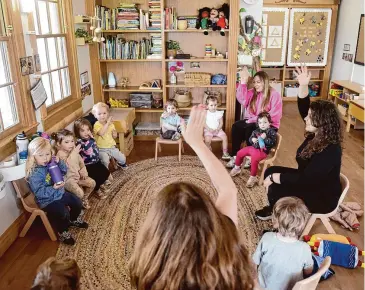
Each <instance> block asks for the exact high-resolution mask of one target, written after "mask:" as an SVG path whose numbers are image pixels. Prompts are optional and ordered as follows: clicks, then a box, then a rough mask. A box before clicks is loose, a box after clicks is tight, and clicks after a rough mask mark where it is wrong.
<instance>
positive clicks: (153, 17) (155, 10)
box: [148, 0, 161, 30]
mask: <svg viewBox="0 0 365 290" xmlns="http://www.w3.org/2000/svg"><path fill="white" fill-rule="evenodd" d="M148 12H149V26H148V29H151V30H154V29H155V30H157V29H158V30H160V29H161V2H160V1H152V0H150V1H149V2H148Z"/></svg>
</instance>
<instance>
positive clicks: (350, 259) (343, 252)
mask: <svg viewBox="0 0 365 290" xmlns="http://www.w3.org/2000/svg"><path fill="white" fill-rule="evenodd" d="M314 247H316V248H317V251H316V252H314V254H315V255H317V256H320V257H323V258H325V257H328V256H330V257H331V263H332V264H333V265H337V266H342V267H345V268H349V269H353V268H356V267H361V268H365V264H364V263H363V262H361V261H360V260H359V256H364V254H365V252H364V251H361V250H359V249H358V248H357V247H356V246H355V245H349V244H342V243H338V242H332V241H326V240H322V241H320V242H314Z"/></svg>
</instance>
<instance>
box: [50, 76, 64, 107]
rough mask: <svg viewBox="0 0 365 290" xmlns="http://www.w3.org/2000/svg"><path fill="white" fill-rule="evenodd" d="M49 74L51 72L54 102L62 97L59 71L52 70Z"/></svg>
mask: <svg viewBox="0 0 365 290" xmlns="http://www.w3.org/2000/svg"><path fill="white" fill-rule="evenodd" d="M51 74H52V84H53V96H54V101H55V102H58V101H60V100H61V99H62V96H61V83H60V75H59V71H54V72H52V73H51Z"/></svg>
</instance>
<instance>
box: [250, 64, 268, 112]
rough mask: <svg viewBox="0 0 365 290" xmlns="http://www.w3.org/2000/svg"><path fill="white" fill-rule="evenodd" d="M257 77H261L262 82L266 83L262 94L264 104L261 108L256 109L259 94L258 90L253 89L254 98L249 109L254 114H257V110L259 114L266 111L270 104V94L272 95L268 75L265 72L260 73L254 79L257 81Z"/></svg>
mask: <svg viewBox="0 0 365 290" xmlns="http://www.w3.org/2000/svg"><path fill="white" fill-rule="evenodd" d="M255 77H259V78H260V80H261V81H262V82H263V83H264V90H263V92H262V94H263V97H264V101H263V102H262V105H261V108H256V101H257V92H256V89H253V97H252V98H251V101H250V103H249V104H248V107H249V109H250V111H251V112H252V113H256V112H257V110H259V112H260V111H264V110H266V107H267V105H268V104H269V102H270V94H271V87H270V83H269V76H268V74H267V73H266V72H264V71H259V72H257V73H255V75H254V76H253V79H255Z"/></svg>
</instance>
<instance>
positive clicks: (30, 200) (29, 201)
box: [12, 178, 57, 241]
mask: <svg viewBox="0 0 365 290" xmlns="http://www.w3.org/2000/svg"><path fill="white" fill-rule="evenodd" d="M12 184H13V186H14V189H15V191H16V193H17V194H18V196H20V200H21V201H22V204H23V206H24V209H25V210H26V211H27V212H30V213H31V216H30V218H29V219H28V221H27V223H26V224H25V226H24V228H23V229H22V231H21V232H20V234H19V237H21V238H22V237H24V236H25V235H26V234H27V232H28V230H29V228H30V227H31V225H32V224H33V222H34V220H35V218H36V217H37V216H40V218H41V219H42V222H43V224H44V226H45V228H46V230H47V233H48V235H49V237H50V238H51V240H52V241H57V237H56V235H55V232H54V231H53V228H52V226H51V224H50V222H49V220H48V218H47V214H46V213H45V212H44V211H43V210H41V209H40V208H39V206H38V205H37V203H36V202H35V199H34V194H33V193H32V192H31V191H30V188H29V186H28V183H27V182H26V181H25V179H24V178H21V179H18V180H14V181H12Z"/></svg>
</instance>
